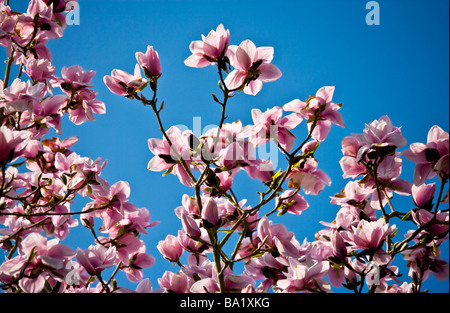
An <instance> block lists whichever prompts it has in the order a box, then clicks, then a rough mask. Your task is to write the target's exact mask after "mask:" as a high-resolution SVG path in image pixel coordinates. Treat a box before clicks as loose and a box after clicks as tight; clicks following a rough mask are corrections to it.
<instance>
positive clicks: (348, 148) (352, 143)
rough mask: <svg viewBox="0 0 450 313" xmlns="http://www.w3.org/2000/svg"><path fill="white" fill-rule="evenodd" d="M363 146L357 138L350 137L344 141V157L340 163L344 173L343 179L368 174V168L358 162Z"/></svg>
mask: <svg viewBox="0 0 450 313" xmlns="http://www.w3.org/2000/svg"><path fill="white" fill-rule="evenodd" d="M361 146H362V144H361V143H360V142H359V141H358V139H356V138H355V137H352V136H348V137H345V138H344V139H342V153H343V155H344V157H343V158H342V159H341V160H340V161H339V164H340V165H341V169H342V171H343V174H342V177H343V178H353V179H354V178H356V177H358V176H359V175H363V174H365V173H366V172H367V169H366V167H365V166H364V165H363V164H361V163H359V162H357V160H356V157H357V156H358V151H359V148H360V147H361Z"/></svg>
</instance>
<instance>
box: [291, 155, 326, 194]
mask: <svg viewBox="0 0 450 313" xmlns="http://www.w3.org/2000/svg"><path fill="white" fill-rule="evenodd" d="M318 164H319V163H318V162H317V160H316V159H314V158H312V157H310V158H307V159H306V160H301V161H300V163H299V165H298V166H297V167H295V168H294V169H293V170H292V172H291V173H290V174H289V176H288V178H290V181H289V184H288V186H289V188H300V187H303V191H304V192H305V194H307V195H309V194H311V195H318V194H319V193H320V192H321V191H322V190H323V188H325V185H328V186H330V185H331V179H330V178H329V177H328V175H327V174H325V172H324V171H322V170H318V169H317V167H318Z"/></svg>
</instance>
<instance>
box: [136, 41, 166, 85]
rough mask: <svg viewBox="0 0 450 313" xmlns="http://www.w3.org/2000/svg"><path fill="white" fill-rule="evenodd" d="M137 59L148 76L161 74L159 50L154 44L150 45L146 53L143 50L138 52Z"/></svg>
mask: <svg viewBox="0 0 450 313" xmlns="http://www.w3.org/2000/svg"><path fill="white" fill-rule="evenodd" d="M136 59H137V61H138V63H139V65H140V66H141V67H142V70H143V71H144V73H145V76H147V77H148V78H152V77H157V76H159V75H161V64H160V62H159V56H158V52H156V51H155V49H153V47H152V46H148V48H147V52H146V53H145V54H144V53H142V52H136Z"/></svg>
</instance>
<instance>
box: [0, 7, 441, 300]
mask: <svg viewBox="0 0 450 313" xmlns="http://www.w3.org/2000/svg"><path fill="white" fill-rule="evenodd" d="M10 2H11V3H12V7H13V8H15V9H17V10H20V9H21V6H22V7H23V3H26V1H23V0H22V1H17V0H12V1H10ZM79 2H80V25H79V26H70V27H68V29H67V30H66V32H65V35H64V37H63V38H62V39H59V40H54V41H51V43H50V44H49V47H50V48H51V50H52V52H53V57H54V60H53V64H54V65H55V66H56V68H57V69H58V72H59V71H60V69H61V68H62V66H64V65H65V66H70V65H75V64H79V65H81V66H82V67H84V68H85V69H92V70H95V71H96V72H97V75H96V76H95V77H94V80H93V84H94V85H95V89H96V90H97V91H98V92H99V96H98V98H99V99H101V100H102V101H104V102H105V104H106V108H107V114H106V115H104V116H97V120H96V121H95V122H88V123H86V124H84V125H82V126H79V127H75V126H73V125H71V123H70V122H69V121H68V120H65V122H66V123H64V124H63V136H64V137H69V136H78V137H79V138H80V140H79V142H78V144H77V145H76V146H74V149H75V151H76V152H77V153H79V154H81V155H84V156H92V157H93V158H96V157H98V156H101V157H103V158H107V159H108V160H109V163H108V165H107V167H106V169H105V170H104V171H103V174H102V177H104V178H105V179H107V180H108V181H109V182H110V183H111V184H112V183H114V182H116V181H119V180H126V181H128V182H129V183H130V185H131V190H132V194H131V201H132V202H133V203H134V204H136V205H137V206H139V207H147V208H148V209H149V210H150V212H151V215H152V220H159V221H161V224H160V225H158V226H157V227H154V228H152V229H150V230H149V235H147V236H143V237H142V239H143V240H145V242H146V243H147V246H148V249H149V253H151V254H152V255H153V256H155V257H156V258H157V263H156V265H155V266H154V267H152V268H150V269H147V270H145V271H144V274H145V276H147V277H150V278H151V280H152V283H153V285H154V286H156V285H157V283H156V279H157V278H158V277H160V276H161V275H162V273H163V272H164V270H176V269H175V268H173V267H172V266H171V265H170V264H169V263H168V262H166V261H165V260H164V259H163V258H162V257H161V256H160V255H159V252H158V251H157V250H156V244H157V243H158V241H159V240H162V239H164V238H165V236H166V235H167V234H168V233H171V234H174V235H176V233H177V230H178V229H179V228H180V222H179V220H178V219H177V218H176V216H175V214H174V211H173V209H174V208H176V207H177V206H179V205H180V204H181V196H182V195H183V193H189V195H193V193H192V191H191V190H189V189H187V188H185V187H183V186H181V185H180V184H179V182H178V180H177V178H176V177H175V176H172V175H169V176H167V177H165V178H162V177H161V173H153V172H149V171H147V163H148V161H149V159H150V158H151V157H152V154H151V153H150V151H149V150H148V147H147V140H148V138H161V134H160V133H159V131H158V128H157V125H156V121H155V118H154V116H153V115H152V112H151V111H150V110H149V108H144V107H143V106H142V105H140V104H139V103H138V102H133V101H129V100H128V99H125V98H121V97H118V96H115V95H113V94H111V93H110V92H109V91H108V89H107V88H106V86H105V85H104V84H103V81H102V79H103V76H104V75H109V74H110V73H111V70H112V69H114V68H118V69H122V70H126V71H129V72H132V71H133V68H134V65H135V63H136V59H135V57H134V54H135V52H136V51H142V52H145V50H146V48H147V45H153V46H154V48H155V49H156V50H157V51H158V52H159V55H160V59H161V64H162V72H163V76H162V78H161V79H160V81H159V93H158V98H159V99H160V100H165V109H164V111H163V113H162V118H163V121H164V123H165V125H167V127H169V126H170V125H176V124H183V125H186V126H188V127H192V123H193V119H192V117H193V116H195V117H201V118H202V125H203V126H206V125H208V124H217V123H218V121H219V118H220V111H219V109H220V108H219V106H218V105H217V104H216V103H215V102H213V101H212V97H211V93H217V94H219V90H218V88H217V81H218V78H217V73H216V70H215V69H214V68H213V67H211V68H206V69H193V68H188V67H186V66H185V65H184V63H183V61H184V59H186V58H187V57H188V56H189V55H190V51H189V48H188V47H189V43H190V42H191V41H193V40H199V39H200V35H201V34H204V35H206V34H207V33H208V32H209V31H210V30H211V29H215V28H216V27H217V25H218V24H220V23H223V24H224V26H225V27H226V28H228V29H229V30H230V32H231V44H236V45H238V44H239V43H240V42H241V41H242V40H245V39H250V40H252V41H253V42H254V43H255V44H256V45H257V46H273V47H275V57H274V60H273V63H274V64H275V65H277V66H278V67H279V68H280V69H281V71H282V72H283V76H282V77H281V79H279V80H278V81H276V82H273V83H268V84H265V85H264V87H263V89H262V91H261V92H260V93H259V94H258V95H257V96H256V97H252V96H248V95H245V94H241V95H239V96H237V97H235V98H233V99H231V102H230V105H229V107H228V112H227V113H228V114H227V115H228V117H229V119H228V120H227V121H230V122H231V121H234V120H236V119H240V120H241V121H242V122H243V124H249V123H251V113H250V112H251V109H252V108H259V109H261V110H262V111H265V109H266V108H271V107H273V106H275V105H280V106H281V105H283V104H285V103H287V102H289V101H290V100H293V99H295V98H300V99H306V98H307V97H308V96H309V95H313V94H314V93H315V92H316V90H317V89H319V88H320V87H322V86H325V85H334V86H336V92H335V98H334V100H335V101H336V102H342V103H343V107H342V109H341V111H340V112H341V113H342V115H343V117H344V120H345V122H346V125H347V127H346V128H345V129H342V128H340V127H337V126H335V125H333V127H332V130H331V133H330V135H329V137H328V139H327V141H325V143H324V144H323V145H322V146H321V147H320V150H319V152H318V153H317V158H318V160H319V166H320V168H321V169H323V170H324V171H325V172H327V173H328V175H329V176H330V177H331V179H332V181H333V184H332V186H331V187H327V188H326V189H325V190H324V191H323V192H322V193H321V194H320V195H319V196H318V197H307V200H308V201H309V203H310V208H309V209H308V210H307V211H305V212H304V213H303V214H302V215H301V216H299V217H295V218H293V217H292V216H291V215H290V216H288V217H282V218H277V219H275V222H277V223H285V224H286V225H287V226H288V228H289V229H290V230H291V231H294V232H295V234H296V238H297V239H298V240H299V241H303V238H305V237H307V238H308V240H309V241H312V240H313V238H314V233H315V232H316V231H318V230H319V229H321V225H320V224H319V223H318V222H319V221H329V222H330V221H332V220H333V219H334V217H335V214H336V212H337V210H338V209H339V207H337V206H334V205H331V204H329V196H331V195H334V194H335V193H336V192H339V191H340V190H341V189H342V188H343V187H344V186H345V184H346V182H347V181H346V180H343V179H342V177H341V175H342V172H341V169H340V167H339V164H338V161H339V159H340V158H341V156H342V155H341V151H340V149H341V146H340V145H341V139H342V138H343V137H344V136H347V135H349V134H350V133H360V132H362V130H363V128H364V123H369V122H371V121H373V120H374V119H378V118H380V117H381V116H382V115H385V114H387V115H389V116H390V118H391V119H392V121H393V122H394V125H396V126H403V128H402V131H403V134H404V136H405V137H406V139H407V140H408V144H409V143H413V142H418V141H426V135H427V132H428V130H429V129H430V127H431V126H433V125H436V124H437V125H439V126H440V127H441V128H443V129H444V130H446V131H448V129H449V119H448V114H449V106H448V103H449V89H448V84H449V63H448V56H449V40H448V36H449V34H448V25H449V15H448V11H449V2H448V1H447V0H435V1H432V2H430V1H425V0H420V1H418V0H410V1H401V0H395V1H394V0H389V1H387V0H380V1H378V2H379V4H380V14H381V20H380V22H381V25H379V26H368V25H366V23H365V17H366V14H367V13H368V11H367V10H366V9H365V5H366V2H367V1H363V0H346V1H335V0H308V1H306V0H300V1H299V0H291V1H287V0H284V1H283V0H280V1H267V0H258V1H256V0H255V1H253V0H252V1H242V0H240V1H211V0H208V1H173V0H170V1H162V0H159V1H137V0H135V1H129V0H128V1H118V0H112V1H99V0H89V1H88V0H80V1H79ZM3 68H4V65H2V69H3ZM59 73H60V72H59ZM299 129H301V130H302V131H303V127H301V126H300V127H299ZM302 134H303V136H305V135H304V133H302V132H301V131H300V132H298V133H297V135H298V136H299V137H301V136H302ZM280 158H281V156H280ZM405 163H406V164H405V167H404V176H402V177H403V178H405V179H412V169H413V165H411V164H410V163H409V161H406V162H405ZM238 178H242V182H241V183H238V184H237V185H236V187H235V188H234V189H235V190H237V194H238V197H240V198H247V199H249V204H252V203H253V204H254V203H255V202H256V200H257V198H256V196H257V195H256V193H255V192H256V191H258V190H263V189H262V188H260V187H261V186H260V184H259V183H258V184H255V183H253V182H251V181H249V180H246V179H245V176H244V175H240V176H238ZM81 205H82V204H80V208H81ZM398 205H399V206H402V208H404V211H406V210H409V209H410V208H411V203H410V202H409V201H407V202H399V204H398ZM83 234H84V233H83ZM89 236H90V235H89V233H88V232H86V238H90V237H89ZM70 237H71V236H69V238H70ZM72 238H73V237H72ZM80 238H84V236H83V235H80V236H79V237H77V238H76V239H72V240H73V241H72V242H73V243H71V244H72V245H77V246H81V247H83V248H85V247H87V246H88V245H89V244H90V243H92V240H82V239H80ZM77 240H78V241H77ZM442 255H443V256H444V258H445V259H446V260H448V243H447V244H446V245H445V249H444V250H443V251H442ZM403 271H404V276H406V275H407V270H406V271H405V270H404V269H403ZM122 282H125V279H123V280H122ZM119 284H120V282H119ZM425 288H429V289H430V290H431V291H441V292H448V281H446V282H443V283H442V282H436V281H435V280H434V279H430V280H429V282H427V283H426V284H425Z"/></svg>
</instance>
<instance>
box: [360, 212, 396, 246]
mask: <svg viewBox="0 0 450 313" xmlns="http://www.w3.org/2000/svg"><path fill="white" fill-rule="evenodd" d="M395 227H396V226H395V225H392V226H389V224H386V222H385V221H384V219H382V218H380V219H378V220H377V221H375V222H368V221H366V220H361V221H360V222H359V224H358V225H357V226H356V227H355V226H352V229H353V231H352V241H353V243H354V247H355V248H356V249H372V250H375V251H376V250H379V249H381V245H382V244H383V242H384V241H385V240H386V236H389V235H390V234H391V233H392V232H393V231H394V230H395Z"/></svg>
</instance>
